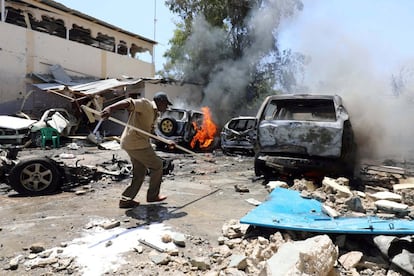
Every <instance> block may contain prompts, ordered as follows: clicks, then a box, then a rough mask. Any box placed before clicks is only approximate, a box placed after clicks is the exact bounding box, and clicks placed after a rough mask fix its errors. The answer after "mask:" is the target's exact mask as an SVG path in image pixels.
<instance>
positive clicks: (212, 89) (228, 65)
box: [186, 0, 297, 125]
mask: <svg viewBox="0 0 414 276" xmlns="http://www.w3.org/2000/svg"><path fill="white" fill-rule="evenodd" d="M296 4H297V1H296V0H272V1H269V2H268V5H267V6H266V8H263V7H260V8H258V9H257V10H255V11H253V12H252V14H251V15H250V17H249V25H250V26H251V28H252V29H254V39H253V43H252V44H251V46H250V47H249V48H247V49H244V53H243V55H242V57H241V58H240V59H237V60H228V59H225V60H221V59H220V54H221V53H222V51H223V49H224V47H222V45H223V43H224V41H225V40H226V39H229V38H228V37H227V33H225V32H223V31H222V30H220V29H217V28H213V27H212V26H210V25H209V24H208V23H207V22H206V21H205V20H204V18H202V17H199V18H197V20H195V23H194V25H193V33H192V36H191V37H190V39H189V40H188V43H187V45H186V51H192V50H194V49H198V50H200V49H202V53H203V57H200V58H205V59H208V60H211V62H214V64H215V67H214V70H213V72H209V73H210V82H209V83H208V85H207V87H206V88H205V90H204V95H205V96H204V100H203V102H202V105H204V106H208V107H210V109H211V110H212V114H213V116H214V119H215V121H216V122H217V123H218V124H219V125H223V124H224V123H225V122H226V121H227V120H229V119H230V118H231V117H233V116H238V115H255V113H256V109H251V107H250V106H247V103H246V105H245V108H242V109H240V108H239V107H236V103H238V102H240V101H241V102H242V103H243V102H244V101H245V100H244V99H245V96H246V86H247V84H248V83H249V82H250V74H249V71H250V70H251V66H252V64H256V63H257V62H258V61H260V60H262V59H263V58H264V56H265V54H266V53H268V51H269V50H270V49H272V47H274V43H275V40H274V38H273V35H275V31H276V29H277V26H278V25H279V23H280V20H281V19H282V17H283V16H284V15H286V14H291V13H292V12H293V10H294V9H295V7H296ZM203 70H205V68H198V69H197V71H196V72H193V73H197V72H203ZM193 78H194V76H193ZM195 79H197V76H195Z"/></svg>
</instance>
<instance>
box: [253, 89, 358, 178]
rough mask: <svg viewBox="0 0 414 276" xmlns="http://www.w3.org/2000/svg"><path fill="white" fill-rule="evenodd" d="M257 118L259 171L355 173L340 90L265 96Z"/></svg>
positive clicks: (274, 173) (353, 150)
mask: <svg viewBox="0 0 414 276" xmlns="http://www.w3.org/2000/svg"><path fill="white" fill-rule="evenodd" d="M256 120H257V126H256V128H257V143H256V154H255V164H254V167H255V173H256V175H257V176H260V175H264V176H265V178H266V179H271V178H273V177H275V176H302V177H307V176H308V177H315V178H321V177H323V176H324V175H331V176H347V177H352V176H353V172H354V168H355V157H356V144H355V142H354V134H353V130H352V126H351V122H350V118H349V114H348V112H347V110H346V109H345V107H344V106H343V103H342V98H341V97H340V96H338V95H311V94H305V95H273V96H269V97H267V98H266V99H265V100H264V102H263V104H262V106H261V107H260V109H259V111H258V113H257V116H256Z"/></svg>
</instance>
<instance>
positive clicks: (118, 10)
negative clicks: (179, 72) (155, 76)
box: [56, 0, 175, 71]
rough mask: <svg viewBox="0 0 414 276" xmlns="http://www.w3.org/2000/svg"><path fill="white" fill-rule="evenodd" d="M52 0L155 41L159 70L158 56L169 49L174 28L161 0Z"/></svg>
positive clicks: (162, 60) (156, 60)
mask: <svg viewBox="0 0 414 276" xmlns="http://www.w3.org/2000/svg"><path fill="white" fill-rule="evenodd" d="M56 2H59V3H61V4H63V5H65V6H66V7H68V8H71V9H74V10H77V11H80V12H82V13H85V14H87V15H90V16H92V17H95V18H97V19H99V20H102V21H105V22H107V23H109V24H112V25H114V26H116V27H119V28H121V29H124V30H126V31H129V32H132V33H135V34H138V35H140V36H143V37H146V38H149V39H152V40H155V41H157V43H158V44H157V45H156V46H155V55H154V61H155V70H156V71H158V70H161V69H162V67H163V62H164V60H165V59H164V58H163V57H162V55H163V54H164V52H165V51H166V50H167V49H168V48H169V46H168V41H169V40H170V39H171V38H172V36H173V32H174V29H175V24H174V22H175V21H174V15H173V14H172V13H171V12H170V11H169V9H168V8H167V7H166V6H165V5H164V0H139V1H137V0H118V1H105V0H86V1H85V0H56ZM154 22H155V24H154ZM149 62H151V60H149Z"/></svg>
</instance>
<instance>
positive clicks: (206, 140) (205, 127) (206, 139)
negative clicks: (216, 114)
mask: <svg viewBox="0 0 414 276" xmlns="http://www.w3.org/2000/svg"><path fill="white" fill-rule="evenodd" d="M201 111H202V112H203V123H202V125H201V127H200V126H198V125H197V123H196V122H193V126H194V129H195V130H196V131H197V133H196V134H195V135H194V137H193V139H192V140H191V142H190V146H191V148H194V147H195V145H196V143H197V142H198V145H199V147H200V149H206V148H207V147H208V146H209V145H210V144H211V143H212V142H213V141H214V137H215V135H216V132H217V126H216V125H215V124H214V122H213V120H212V119H211V112H210V109H209V108H208V107H202V108H201Z"/></svg>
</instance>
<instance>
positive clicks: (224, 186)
mask: <svg viewBox="0 0 414 276" xmlns="http://www.w3.org/2000/svg"><path fill="white" fill-rule="evenodd" d="M61 153H68V154H73V156H74V158H72V159H68V160H66V161H65V162H75V161H77V162H78V163H79V164H82V165H85V164H88V165H92V166H95V165H96V164H100V163H102V162H104V161H108V160H111V158H113V157H114V156H116V157H117V158H119V159H125V160H128V158H127V155H126V154H125V152H124V151H122V150H101V149H98V148H96V147H91V146H89V147H80V148H79V149H76V150H73V149H68V148H66V147H62V148H60V149H47V150H41V149H31V150H24V151H22V152H20V153H19V156H24V157H27V156H44V155H45V154H47V155H49V156H58V155H59V154H61ZM160 155H161V156H163V157H167V158H172V159H173V164H174V170H173V172H172V173H171V174H169V175H166V176H164V181H163V183H162V186H161V193H162V194H165V195H167V196H168V199H167V200H166V201H165V202H163V203H157V204H154V203H152V204H148V203H146V202H145V192H146V190H147V187H148V186H147V185H148V179H146V181H145V183H144V185H143V187H142V188H141V191H140V193H139V195H138V197H137V198H136V200H138V201H140V202H141V205H140V206H139V207H137V208H135V209H132V210H128V209H119V208H118V201H119V198H120V194H121V192H122V191H123V189H124V188H125V187H126V185H127V183H128V182H129V179H114V178H113V177H111V176H110V175H105V176H104V177H103V178H102V179H100V180H98V181H93V182H91V183H89V184H88V185H86V186H77V187H76V186H75V187H71V188H68V189H65V191H63V192H61V193H57V194H53V195H48V196H39V197H25V196H20V195H18V194H16V193H15V192H14V191H9V190H8V186H5V185H4V184H3V185H1V186H0V187H1V188H2V189H1V192H0V269H1V272H0V274H2V275H46V274H48V273H52V272H51V271H52V270H51V268H48V267H45V268H44V267H40V268H32V269H30V270H26V269H25V267H24V266H23V265H19V267H18V268H17V269H16V270H10V269H7V268H8V266H9V263H10V260H11V259H12V258H15V257H16V256H18V255H23V256H26V258H27V256H28V255H30V252H29V251H30V250H29V248H30V246H31V245H33V244H35V243H40V244H42V245H44V247H45V248H46V249H47V248H54V247H58V246H60V245H62V244H65V243H69V242H70V241H72V240H73V239H76V238H80V237H81V236H82V235H83V233H84V232H85V229H88V225H90V224H91V223H93V221H94V220H106V221H119V222H120V226H119V227H121V228H125V229H130V228H136V227H139V226H143V225H147V226H148V225H151V224H158V223H161V224H163V225H165V226H167V227H169V228H171V229H172V231H174V232H179V233H183V234H185V235H186V236H187V237H191V238H190V239H189V238H187V240H189V241H187V245H186V247H185V249H183V250H186V251H187V253H186V254H190V255H191V254H198V252H200V251H205V250H207V251H208V249H209V248H211V247H214V246H217V240H218V238H219V237H220V236H222V226H223V224H225V223H226V222H228V221H229V220H231V219H236V220H239V219H240V218H241V217H243V216H244V215H245V214H246V213H247V212H248V211H250V210H252V209H253V208H255V206H254V205H253V204H251V203H249V202H248V201H246V200H247V199H255V200H258V201H264V200H265V199H266V196H267V195H268V192H267V191H266V189H265V186H264V185H263V183H262V181H261V180H255V179H254V178H255V177H254V170H253V157H250V156H242V155H235V156H226V155H223V154H222V153H221V151H217V152H213V153H208V154H203V153H200V154H198V157H197V158H194V157H192V156H190V155H185V154H181V153H165V152H160ZM253 180H255V181H253ZM235 185H239V187H240V186H241V187H244V188H248V192H247V191H244V192H240V191H236V189H235ZM77 191H82V192H81V193H80V192H77ZM144 248H145V250H146V251H144V253H145V252H149V251H151V250H152V249H151V248H147V247H145V246H144ZM128 254H129V255H128V257H127V259H128V262H127V265H124V266H123V267H122V268H118V270H117V272H116V273H115V272H114V274H121V275H122V274H124V275H129V274H131V275H138V274H137V273H138V271H139V273H140V274H141V275H156V274H157V273H160V274H158V275H164V274H165V273H166V272H165V271H164V272H163V270H161V272H154V267H153V268H152V271H151V270H148V271H147V272H145V271H146V268H143V267H142V266H139V265H137V263H139V262H141V261H146V260H145V259H148V254H137V253H136V252H131V251H130V252H129V253H128ZM164 269H165V268H164ZM61 273H62V275H63V274H68V271H67V270H66V271H63V272H61ZM71 273H73V274H74V275H80V274H79V273H80V272H79V271H71ZM108 273H110V272H108ZM153 273H155V274H153ZM52 274H54V275H55V274H59V272H56V271H54V272H53V273H52Z"/></svg>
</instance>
